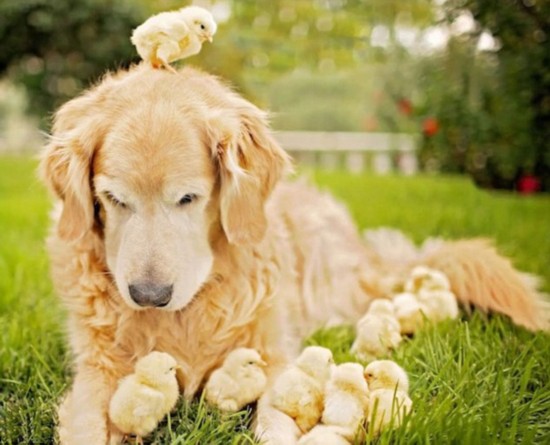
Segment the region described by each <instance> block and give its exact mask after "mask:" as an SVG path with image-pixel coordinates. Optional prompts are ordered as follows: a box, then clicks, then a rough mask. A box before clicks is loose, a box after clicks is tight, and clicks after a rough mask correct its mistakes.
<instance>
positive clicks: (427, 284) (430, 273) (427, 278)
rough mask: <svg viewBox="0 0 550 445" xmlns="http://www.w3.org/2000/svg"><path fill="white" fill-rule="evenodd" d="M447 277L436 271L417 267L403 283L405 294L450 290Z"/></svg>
mask: <svg viewBox="0 0 550 445" xmlns="http://www.w3.org/2000/svg"><path fill="white" fill-rule="evenodd" d="M450 289H451V285H450V283H449V279H448V278H447V276H446V275H445V274H444V273H443V272H440V271H438V270H435V269H430V268H429V267H426V266H417V267H415V268H414V269H413V270H412V272H411V273H410V276H409V279H408V280H407V281H406V282H405V292H411V293H413V294H417V293H418V292H419V291H420V290H431V291H434V290H450Z"/></svg>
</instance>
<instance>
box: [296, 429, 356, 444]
mask: <svg viewBox="0 0 550 445" xmlns="http://www.w3.org/2000/svg"><path fill="white" fill-rule="evenodd" d="M345 433H346V432H345V431H343V430H342V428H339V427H335V426H327V425H317V426H315V427H314V428H313V429H312V430H311V431H310V432H309V433H307V434H304V435H303V436H302V437H301V438H300V440H299V441H298V445H350V442H348V440H346V439H345V438H344V434H345Z"/></svg>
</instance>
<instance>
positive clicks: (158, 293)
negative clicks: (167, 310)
mask: <svg viewBox="0 0 550 445" xmlns="http://www.w3.org/2000/svg"><path fill="white" fill-rule="evenodd" d="M173 289H174V286H172V285H170V286H164V285H158V284H156V283H139V284H130V285H129V286H128V290H129V291H130V297H132V300H134V301H135V302H136V303H137V304H139V305H140V306H143V307H146V306H151V307H163V306H166V305H167V304H168V303H169V302H170V300H171V298H172V291H173Z"/></svg>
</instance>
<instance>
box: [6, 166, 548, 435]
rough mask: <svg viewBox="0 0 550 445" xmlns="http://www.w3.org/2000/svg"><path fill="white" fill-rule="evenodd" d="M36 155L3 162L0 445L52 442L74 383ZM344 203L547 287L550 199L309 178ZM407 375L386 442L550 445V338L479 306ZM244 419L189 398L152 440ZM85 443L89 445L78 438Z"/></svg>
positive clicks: (207, 431)
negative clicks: (475, 251) (486, 244)
mask: <svg viewBox="0 0 550 445" xmlns="http://www.w3.org/2000/svg"><path fill="white" fill-rule="evenodd" d="M35 167H36V162H35V161H34V160H32V159H28V158H9V157H0V234H1V235H0V240H1V242H0V444H48V443H53V441H54V438H53V437H54V436H53V431H54V425H55V404H56V402H57V401H58V399H59V397H60V396H61V394H62V393H63V392H64V391H65V389H66V388H67V386H68V385H69V382H70V372H69V358H68V354H67V349H66V345H65V340H64V318H65V314H64V311H63V308H62V307H61V306H60V304H59V302H58V300H57V298H56V296H55V293H54V291H53V290H52V286H51V284H50V281H49V276H48V262H47V258H46V255H45V252H44V248H43V239H44V236H45V234H46V232H47V227H48V210H49V201H48V197H47V194H46V192H45V190H44V188H43V187H42V186H41V185H40V183H39V182H38V181H37V179H36V177H35V173H34V170H35ZM312 177H313V180H314V181H315V182H317V183H318V184H320V185H321V186H322V187H324V188H327V189H330V190H332V191H333V192H334V193H335V194H336V195H337V196H339V197H340V198H342V199H343V200H344V201H345V202H347V204H348V205H349V207H350V209H351V211H352V213H353V215H354V217H355V219H356V220H357V222H358V224H359V226H360V227H361V228H365V227H375V226H379V225H386V226H393V227H397V228H399V229H402V230H403V231H405V232H406V233H407V234H409V235H411V236H412V237H413V238H414V239H415V240H416V241H421V240H422V239H424V238H425V237H427V236H432V235H438V236H444V237H448V238H458V237H465V236H467V237H472V236H488V237H491V238H494V239H495V240H496V243H497V245H498V246H499V248H500V250H501V251H502V252H503V253H505V254H507V255H509V256H511V257H512V258H513V259H514V262H515V263H516V264H517V265H518V266H519V267H520V268H522V269H524V270H526V271H529V272H533V273H537V274H539V275H541V276H542V277H543V278H544V280H545V282H546V291H548V290H549V287H548V285H549V284H550V268H549V267H548V266H549V263H548V259H549V258H550V198H549V197H548V196H543V197H518V196H515V195H510V194H504V193H498V194H495V193H488V192H485V191H480V190H477V189H476V188H475V187H474V186H472V185H471V184H470V182H469V181H468V180H466V179H464V178H459V177H424V176H420V177H414V178H404V177H397V176H395V177H392V176H386V177H376V176H369V175H366V176H351V175H348V174H344V173H336V172H335V173H320V172H319V173H315V174H314V175H312ZM352 340H353V330H352V329H351V328H350V327H345V326H344V327H338V328H332V329H329V330H323V331H319V332H317V333H316V334H315V335H314V336H313V337H311V338H310V339H307V343H315V344H322V345H324V346H327V347H330V348H331V349H333V351H334V352H335V356H336V358H337V360H338V361H345V360H350V359H351V357H350V356H349V354H348V350H349V347H350V345H351V342H352ZM392 357H393V358H394V359H395V360H396V361H398V362H399V363H401V364H402V365H403V366H404V367H405V369H406V370H407V371H408V372H409V376H410V379H411V398H412V399H413V402H414V412H413V415H412V416H410V417H409V418H408V426H406V427H403V428H401V429H399V430H396V431H391V432H387V433H384V434H383V435H382V436H381V437H380V438H378V439H371V438H369V439H368V442H369V443H371V442H373V441H374V442H375V443H380V444H388V443H392V444H428V443H434V444H449V443H453V444H490V443H494V444H516V443H523V444H530V443H539V444H548V443H550V336H548V335H547V334H542V333H538V334H532V333H529V332H526V331H525V330H523V329H520V328H516V327H514V326H512V325H511V324H510V323H509V321H508V320H507V319H506V318H504V317H500V316H490V317H486V316H483V315H482V314H477V313H476V314H474V315H473V316H464V317H463V318H462V319H461V320H457V321H452V322H446V323H443V324H440V325H437V326H428V327H426V328H425V329H423V330H422V331H421V332H420V333H418V334H417V335H416V336H415V338H414V339H411V340H409V341H406V342H405V344H404V345H403V346H401V347H400V348H399V349H398V350H397V351H395V352H394V354H393V356H392ZM249 420H250V413H248V412H242V413H237V414H235V415H233V416H229V417H222V416H220V415H219V414H218V413H217V412H215V411H212V410H209V409H208V408H206V407H205V406H204V404H203V403H201V402H194V403H192V404H184V403H183V402H182V404H181V405H180V406H179V407H178V410H177V411H176V412H175V413H174V414H172V415H171V416H170V417H169V418H168V419H167V420H166V421H165V423H164V424H163V426H162V428H160V429H159V430H157V431H156V433H155V435H154V436H153V437H152V439H153V442H154V443H158V444H169V443H173V444H177V443H179V444H201V445H206V444H220V445H221V444H246V443H254V441H253V440H252V439H251V433H250V432H249V431H248V429H247V425H248V422H249ZM82 445H85V444H82Z"/></svg>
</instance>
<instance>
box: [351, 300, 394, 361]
mask: <svg viewBox="0 0 550 445" xmlns="http://www.w3.org/2000/svg"><path fill="white" fill-rule="evenodd" d="M401 340H402V338H401V326H400V325H399V322H398V321H397V319H396V318H395V315H394V314H393V304H392V302H391V301H389V300H374V301H373V302H372V303H371V305H370V307H369V310H368V312H367V313H366V315H364V316H363V318H361V319H360V320H359V321H358V322H357V325H356V338H355V341H354V342H353V345H352V346H351V352H352V353H353V354H355V355H356V356H357V357H359V358H360V359H361V360H365V361H369V360H373V359H375V358H377V357H381V356H383V355H385V354H387V353H388V352H389V351H390V350H391V349H394V348H396V347H397V346H398V345H399V343H401Z"/></svg>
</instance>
